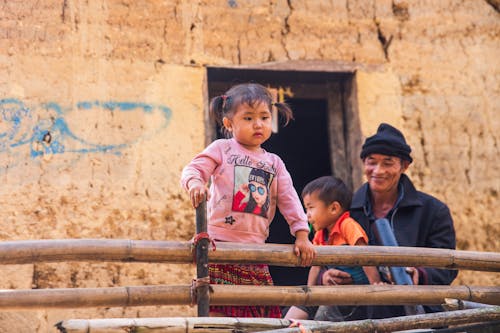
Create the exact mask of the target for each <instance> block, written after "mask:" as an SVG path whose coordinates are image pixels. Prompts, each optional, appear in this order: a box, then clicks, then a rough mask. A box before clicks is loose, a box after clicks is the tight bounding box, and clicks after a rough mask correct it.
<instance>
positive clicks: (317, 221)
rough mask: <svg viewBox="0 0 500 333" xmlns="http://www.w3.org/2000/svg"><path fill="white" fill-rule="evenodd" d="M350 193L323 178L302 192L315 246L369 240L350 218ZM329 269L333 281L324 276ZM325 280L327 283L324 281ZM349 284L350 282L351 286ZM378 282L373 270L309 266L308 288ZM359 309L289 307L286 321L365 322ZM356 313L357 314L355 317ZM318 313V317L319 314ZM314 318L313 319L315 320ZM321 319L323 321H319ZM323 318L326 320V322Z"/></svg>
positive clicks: (338, 183)
mask: <svg viewBox="0 0 500 333" xmlns="http://www.w3.org/2000/svg"><path fill="white" fill-rule="evenodd" d="M351 198H352V192H351V191H350V190H349V189H348V188H347V186H346V185H345V184H344V182H342V180H340V179H339V178H335V177H332V176H324V177H320V178H317V179H315V180H313V181H311V182H310V183H308V184H307V185H306V186H305V187H304V190H303V191H302V200H303V202H304V206H305V208H306V211H307V218H308V220H309V223H311V224H312V226H313V228H314V230H315V232H316V233H315V235H314V239H313V244H314V245H367V243H368V237H367V236H366V233H365V231H364V230H363V228H362V227H361V226H360V225H359V224H358V223H357V222H356V221H355V220H353V219H352V218H351V217H350V216H349V207H350V205H351ZM330 268H335V269H337V270H338V271H337V274H336V276H335V277H334V278H330V277H329V276H325V277H324V276H323V274H322V273H324V272H325V271H327V270H328V269H330ZM324 278H325V279H328V280H327V281H324ZM351 281H352V282H351ZM378 282H380V275H379V273H378V271H377V268H376V267H375V266H373V267H363V268H361V267H348V266H342V267H334V266H326V267H320V266H312V267H311V269H310V271H309V277H308V279H307V285H309V286H311V285H322V284H350V283H354V284H374V283H378ZM359 310H362V309H361V308H360V307H354V308H353V307H339V306H328V307H325V306H321V307H319V309H318V307H317V306H308V307H305V306H292V307H291V308H290V309H289V310H288V312H287V314H286V316H285V318H286V319H316V320H330V321H342V320H355V319H364V318H360V317H363V313H361V312H362V311H359ZM356 311H357V312H358V313H357V314H356ZM320 313H321V314H320ZM315 316H316V317H315ZM318 316H321V317H322V318H318ZM325 316H326V317H327V318H325Z"/></svg>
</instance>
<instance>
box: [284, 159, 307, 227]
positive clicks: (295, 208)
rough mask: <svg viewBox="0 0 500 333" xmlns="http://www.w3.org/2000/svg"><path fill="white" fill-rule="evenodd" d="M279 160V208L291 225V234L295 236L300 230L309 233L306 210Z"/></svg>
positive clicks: (288, 174)
mask: <svg viewBox="0 0 500 333" xmlns="http://www.w3.org/2000/svg"><path fill="white" fill-rule="evenodd" d="M278 159H279V164H278V168H277V173H276V176H277V179H276V180H277V182H278V194H277V196H278V204H277V205H278V208H279V210H280V212H281V214H282V215H283V217H284V218H285V219H286V221H287V222H288V224H289V225H290V232H291V233H292V235H294V236H295V233H296V232H297V231H299V230H306V231H307V232H309V225H308V224H307V216H306V214H305V213H304V208H303V207H302V203H301V202H300V198H299V196H298V194H297V191H295V188H294V187H293V182H292V177H291V176H290V173H289V172H288V170H287V169H286V167H285V164H284V163H283V161H282V160H281V159H280V158H278Z"/></svg>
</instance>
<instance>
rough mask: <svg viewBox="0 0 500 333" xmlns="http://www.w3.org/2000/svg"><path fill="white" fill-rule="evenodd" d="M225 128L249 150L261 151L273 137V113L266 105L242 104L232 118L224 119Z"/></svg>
mask: <svg viewBox="0 0 500 333" xmlns="http://www.w3.org/2000/svg"><path fill="white" fill-rule="evenodd" d="M222 121H223V123H224V127H225V128H226V130H228V131H229V132H231V133H232V134H233V137H234V138H235V139H236V141H238V142H239V143H240V144H241V145H242V146H244V147H245V148H247V149H248V150H254V151H255V150H259V149H260V145H261V144H263V143H264V142H265V141H266V140H267V139H269V137H270V136H271V126H272V125H271V111H270V110H269V107H268V106H267V104H266V103H263V102H261V103H258V104H255V106H254V107H252V106H250V105H248V104H241V105H239V106H238V107H237V108H236V111H235V112H234V114H233V116H232V117H231V118H228V117H224V118H223V120H222Z"/></svg>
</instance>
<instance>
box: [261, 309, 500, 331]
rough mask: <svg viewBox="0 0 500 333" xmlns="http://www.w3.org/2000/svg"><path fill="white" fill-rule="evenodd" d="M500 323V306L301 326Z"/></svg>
mask: <svg viewBox="0 0 500 333" xmlns="http://www.w3.org/2000/svg"><path fill="white" fill-rule="evenodd" d="M497 320H500V307H494V308H484V309H473V310H459V311H451V312H438V313H429V314H422V315H414V316H403V317H395V318H386V319H366V320H356V321H346V322H319V323H312V324H309V323H304V324H303V325H304V327H307V328H308V329H309V330H310V331H311V332H313V333H314V332H323V333H346V332H349V333H390V332H395V331H403V330H411V329H425V328H432V327H436V326H448V325H463V324H471V323H480V322H494V321H497ZM261 332H265V333H300V332H301V331H300V328H283V329H275V330H268V331H261Z"/></svg>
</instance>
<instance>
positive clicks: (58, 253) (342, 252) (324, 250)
mask: <svg viewBox="0 0 500 333" xmlns="http://www.w3.org/2000/svg"><path fill="white" fill-rule="evenodd" d="M196 233H197V235H196V236H195V237H194V239H195V240H196V242H194V244H193V242H178V241H137V240H127V239H121V240H120V239H71V240H69V239H64V240H61V239H60V240H31V241H10V242H0V264H29V263H38V262H61V261H120V262H155V263H163V262H169V263H186V264H188V263H193V258H196V260H195V261H196V265H197V279H196V281H198V282H199V281H204V283H203V284H199V285H198V284H197V285H178V286H165V285H160V286H131V287H113V288H77V289H40V290H31V289H30V290H0V310H7V309H40V308H44V309H45V308H68V307H73V308H75V307H125V306H127V307H128V306H147V305H185V304H191V305H193V304H197V305H198V315H199V316H207V315H208V307H209V305H210V304H212V305H284V306H285V305H295V304H304V305H393V304H397V305H419V304H426V305H437V304H442V303H443V302H444V300H445V299H447V298H453V299H458V300H461V301H465V302H473V303H482V304H488V305H500V287H498V286H493V287H481V286H429V285H427V286H420V285H419V286H398V285H345V286H315V287H307V286H295V287H281V286H242V285H237V286H236V285H209V284H208V283H207V279H208V261H210V262H213V263H252V264H270V265H276V266H298V265H299V258H297V257H296V256H295V255H294V253H293V245H281V244H240V243H230V242H220V243H217V244H216V250H215V248H214V249H213V250H215V251H212V249H211V248H210V242H211V241H210V240H209V238H208V235H207V234H206V207H205V204H202V205H200V207H198V209H197V211H196ZM199 236H201V237H199ZM316 251H317V256H316V258H315V259H314V261H313V265H326V264H328V265H347V266H378V265H387V266H423V267H436V268H445V269H462V270H465V269H469V270H476V271H491V272H500V253H496V252H475V251H459V250H450V249H435V248H432V249H431V248H414V247H397V248H395V247H391V246H319V247H318V246H317V247H316ZM498 309H499V308H498V307H487V308H481V309H475V310H463V311H477V312H468V313H467V314H466V313H465V312H464V314H463V316H461V317H459V316H457V317H456V318H455V317H454V316H451V317H453V318H455V319H453V320H456V321H459V322H463V323H465V322H466V323H471V322H474V320H476V319H474V318H476V317H477V318H483V319H481V320H493V319H491V318H497V316H498V312H499V310H498ZM457 312H458V311H457ZM443 316H445V314H436V316H435V317H417V319H415V320H417V323H412V324H411V325H413V326H411V328H416V327H418V325H417V324H418V322H419V320H421V321H422V322H423V321H426V322H433V323H434V324H432V325H443V324H446V323H448V322H449V320H451V319H449V318H451V317H443ZM464 316H465V317H464ZM405 318H408V317H405ZM410 319H411V318H410ZM424 319H425V320H424ZM387 320H388V321H387V323H386V324H384V325H388V327H392V328H391V330H392V329H394V328H395V327H396V326H397V325H398V322H400V320H399V319H398V318H390V319H387ZM478 320H479V319H478ZM260 321H263V320H262V318H261V319H260ZM350 323H352V322H350ZM382 323H384V322H383V320H382V321H373V320H367V321H362V322H361V323H358V324H359V325H360V326H359V327H356V328H355V329H356V330H353V329H354V328H353V326H349V327H351V328H350V329H349V330H347V331H349V332H375V330H376V331H377V332H385V331H383V329H384V328H383V327H385V326H380V325H382ZM224 325H226V324H224ZM318 325H319V326H318ZM332 325H333V324H332ZM337 325H339V326H335V327H331V326H324V325H323V324H321V323H320V324H316V326H317V327H319V328H318V329H320V331H330V330H331V331H332V332H345V331H346V330H344V331H342V330H341V331H338V330H337V329H342V328H341V327H344V326H342V325H347V324H346V323H338V324H337ZM391 325H392V326H391ZM400 325H401V327H410V326H408V325H409V324H408V322H407V321H404V323H403V324H400ZM345 327H347V326H345ZM364 327H365V328H367V329H368V330H362V329H364ZM397 327H399V326H397ZM232 329H234V327H233V328H232ZM284 329H285V330H287V331H286V332H292V331H293V332H295V331H294V330H293V328H284ZM184 331H185V330H183V332H184ZM68 332H69V331H68ZM89 332H90V331H89ZM155 332H156V331H155ZM169 332H173V331H172V330H169ZM200 332H201V331H200ZM210 332H214V331H213V330H212V327H210ZM284 332H285V331H284Z"/></svg>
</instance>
